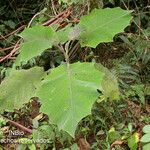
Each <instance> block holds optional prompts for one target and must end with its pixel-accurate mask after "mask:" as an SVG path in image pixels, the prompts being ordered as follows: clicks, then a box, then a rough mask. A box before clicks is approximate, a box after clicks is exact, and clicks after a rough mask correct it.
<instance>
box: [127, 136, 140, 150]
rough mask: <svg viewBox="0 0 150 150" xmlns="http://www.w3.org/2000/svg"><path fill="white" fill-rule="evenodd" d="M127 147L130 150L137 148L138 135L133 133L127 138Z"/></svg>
mask: <svg viewBox="0 0 150 150" xmlns="http://www.w3.org/2000/svg"><path fill="white" fill-rule="evenodd" d="M127 141H128V146H129V148H130V149H131V150H136V149H137V147H138V142H139V134H138V133H134V134H133V135H131V136H130V137H129V138H128V140H127Z"/></svg>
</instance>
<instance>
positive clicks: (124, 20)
mask: <svg viewBox="0 0 150 150" xmlns="http://www.w3.org/2000/svg"><path fill="white" fill-rule="evenodd" d="M130 13H131V11H127V10H123V9H121V8H119V7H118V8H106V9H95V10H93V11H92V12H91V13H90V14H89V15H85V16H82V17H81V19H80V23H79V26H80V27H81V28H83V29H84V31H83V32H81V34H80V38H79V39H80V43H81V45H82V46H89V47H93V48H95V47H96V46H97V45H98V44H99V43H102V42H112V41H113V37H114V36H115V35H116V34H117V33H120V32H123V31H124V28H125V27H126V26H128V25H129V24H130V20H131V15H130Z"/></svg>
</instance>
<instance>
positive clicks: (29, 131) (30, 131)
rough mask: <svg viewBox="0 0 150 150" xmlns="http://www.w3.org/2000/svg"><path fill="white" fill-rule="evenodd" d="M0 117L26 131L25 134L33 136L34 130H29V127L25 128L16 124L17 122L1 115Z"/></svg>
mask: <svg viewBox="0 0 150 150" xmlns="http://www.w3.org/2000/svg"><path fill="white" fill-rule="evenodd" d="M0 117H1V118H3V119H4V120H6V121H8V123H9V124H11V125H13V126H15V127H17V128H19V129H21V130H22V131H25V132H28V133H30V134H32V130H31V129H29V128H27V127H25V126H23V125H21V124H19V123H17V122H15V121H12V120H9V119H7V118H5V117H3V116H2V115H0Z"/></svg>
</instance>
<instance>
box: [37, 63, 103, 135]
mask: <svg viewBox="0 0 150 150" xmlns="http://www.w3.org/2000/svg"><path fill="white" fill-rule="evenodd" d="M102 77H103V73H102V72H100V71H98V70H96V69H95V68H94V64H93V63H79V62H78V63H74V64H71V65H70V66H68V67H67V66H64V65H61V66H59V67H57V68H54V69H52V70H51V73H50V74H49V75H48V76H47V77H46V78H45V79H44V81H43V84H42V86H41V87H40V88H39V90H38V92H37V96H38V97H40V99H41V101H42V107H41V111H42V112H44V113H46V114H47V115H48V116H49V118H50V119H51V121H52V122H54V123H56V124H57V125H58V127H59V129H63V130H65V131H67V132H68V133H70V134H71V135H73V134H74V132H75V129H76V126H77V124H78V122H79V121H80V120H81V119H82V118H83V117H85V116H87V115H89V114H90V113H91V106H92V104H93V103H94V101H95V100H96V99H97V97H98V92H97V89H98V88H99V85H100V83H101V81H102Z"/></svg>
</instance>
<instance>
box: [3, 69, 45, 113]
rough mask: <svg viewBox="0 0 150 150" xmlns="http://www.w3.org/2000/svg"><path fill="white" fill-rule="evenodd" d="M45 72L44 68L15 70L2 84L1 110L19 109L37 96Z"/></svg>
mask: <svg viewBox="0 0 150 150" xmlns="http://www.w3.org/2000/svg"><path fill="white" fill-rule="evenodd" d="M44 75H45V73H44V71H43V69H42V68H39V67H34V68H31V69H29V70H13V71H12V72H11V74H10V75H9V76H8V77H6V78H5V79H4V81H3V82H2V84H1V85H0V111H4V110H9V111H13V109H19V108H20V107H22V105H23V104H24V103H27V102H29V100H30V98H31V97H33V96H35V91H36V88H37V87H38V86H39V85H40V82H41V79H42V78H43V77H44Z"/></svg>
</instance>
